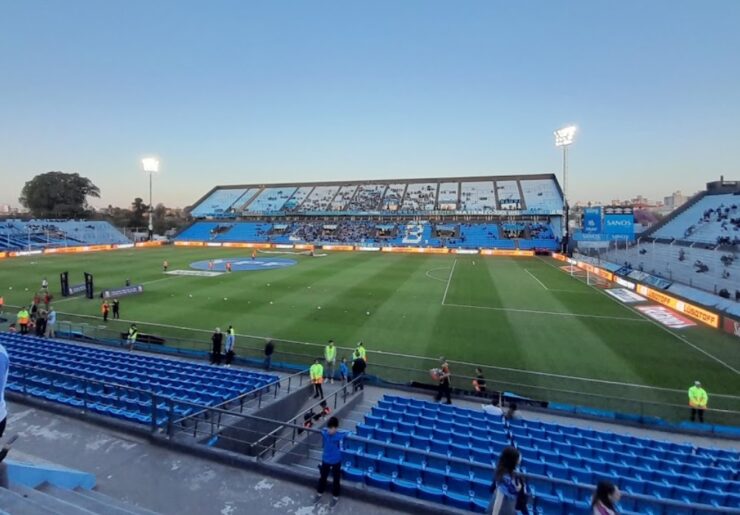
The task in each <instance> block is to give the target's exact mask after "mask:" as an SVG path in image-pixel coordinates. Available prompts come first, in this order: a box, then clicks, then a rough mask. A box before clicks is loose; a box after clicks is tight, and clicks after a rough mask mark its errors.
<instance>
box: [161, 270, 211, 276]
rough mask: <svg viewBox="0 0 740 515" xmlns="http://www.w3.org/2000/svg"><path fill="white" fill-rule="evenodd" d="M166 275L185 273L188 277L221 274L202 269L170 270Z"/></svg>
mask: <svg viewBox="0 0 740 515" xmlns="http://www.w3.org/2000/svg"><path fill="white" fill-rule="evenodd" d="M165 273H166V274H167V275H185V276H188V277H216V276H219V275H223V274H222V273H221V272H208V271H203V270H170V271H169V272H165Z"/></svg>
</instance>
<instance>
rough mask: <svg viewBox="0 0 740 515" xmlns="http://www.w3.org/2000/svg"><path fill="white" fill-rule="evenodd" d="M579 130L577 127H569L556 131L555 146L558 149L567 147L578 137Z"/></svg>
mask: <svg viewBox="0 0 740 515" xmlns="http://www.w3.org/2000/svg"><path fill="white" fill-rule="evenodd" d="M577 130H578V128H577V127H576V126H575V125H569V126H568V127H563V128H561V129H558V130H556V131H555V132H554V133H553V134H555V146H556V147H566V146H568V145H570V144H571V143H573V139H574V138H575V136H576V131H577Z"/></svg>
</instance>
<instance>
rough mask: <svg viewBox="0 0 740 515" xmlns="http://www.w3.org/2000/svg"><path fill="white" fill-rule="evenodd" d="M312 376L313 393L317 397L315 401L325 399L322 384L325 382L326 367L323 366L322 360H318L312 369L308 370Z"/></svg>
mask: <svg viewBox="0 0 740 515" xmlns="http://www.w3.org/2000/svg"><path fill="white" fill-rule="evenodd" d="M308 373H309V374H310V376H311V382H312V383H313V391H314V393H315V395H314V396H313V398H314V399H318V398H319V397H321V398H322V399H323V398H324V388H323V386H321V384H322V383H323V382H324V366H323V365H322V364H321V360H320V359H319V358H316V361H314V363H313V365H311V368H310V369H309V370H308Z"/></svg>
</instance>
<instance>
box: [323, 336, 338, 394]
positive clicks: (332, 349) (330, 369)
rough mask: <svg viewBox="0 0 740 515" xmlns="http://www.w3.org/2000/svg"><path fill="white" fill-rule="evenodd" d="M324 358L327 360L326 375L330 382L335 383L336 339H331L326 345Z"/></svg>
mask: <svg viewBox="0 0 740 515" xmlns="http://www.w3.org/2000/svg"><path fill="white" fill-rule="evenodd" d="M324 360H325V361H326V377H327V379H329V382H330V383H332V384H333V383H334V367H335V366H336V364H337V347H336V345H334V340H329V343H328V345H327V346H326V347H324Z"/></svg>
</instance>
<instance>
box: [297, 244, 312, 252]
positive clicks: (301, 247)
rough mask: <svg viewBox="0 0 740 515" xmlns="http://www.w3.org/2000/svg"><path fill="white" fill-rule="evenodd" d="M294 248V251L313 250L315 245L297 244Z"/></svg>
mask: <svg viewBox="0 0 740 515" xmlns="http://www.w3.org/2000/svg"><path fill="white" fill-rule="evenodd" d="M293 248H294V249H297V250H313V245H310V244H304V243H300V244H299V243H297V244H295V245H293Z"/></svg>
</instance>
